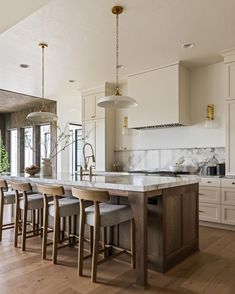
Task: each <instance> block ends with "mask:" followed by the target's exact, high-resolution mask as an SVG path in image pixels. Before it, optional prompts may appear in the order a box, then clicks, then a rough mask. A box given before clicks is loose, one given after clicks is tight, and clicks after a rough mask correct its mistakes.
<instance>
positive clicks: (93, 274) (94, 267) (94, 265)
mask: <svg viewBox="0 0 235 294" xmlns="http://www.w3.org/2000/svg"><path fill="white" fill-rule="evenodd" d="M99 233H100V228H99V226H98V225H95V227H94V237H93V238H94V242H93V254H92V267H91V281H92V282H96V277H97V261H98V244H99Z"/></svg>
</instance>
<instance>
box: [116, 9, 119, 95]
mask: <svg viewBox="0 0 235 294" xmlns="http://www.w3.org/2000/svg"><path fill="white" fill-rule="evenodd" d="M118 37H119V35H118V13H117V14H116V90H117V93H118V92H119V85H118V69H119V68H118V62H119V42H118Z"/></svg>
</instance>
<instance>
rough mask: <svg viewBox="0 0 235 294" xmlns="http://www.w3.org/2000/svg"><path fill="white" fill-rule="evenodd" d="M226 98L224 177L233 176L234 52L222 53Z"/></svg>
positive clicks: (234, 147)
mask: <svg viewBox="0 0 235 294" xmlns="http://www.w3.org/2000/svg"><path fill="white" fill-rule="evenodd" d="M223 57H224V63H225V91H226V94H225V98H226V104H227V105H226V146H225V147H226V148H225V150H226V175H235V50H229V51H227V52H224V54H223Z"/></svg>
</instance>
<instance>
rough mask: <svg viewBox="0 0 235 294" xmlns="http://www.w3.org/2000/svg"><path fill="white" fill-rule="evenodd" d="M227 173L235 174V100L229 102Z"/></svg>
mask: <svg viewBox="0 0 235 294" xmlns="http://www.w3.org/2000/svg"><path fill="white" fill-rule="evenodd" d="M226 157H227V160H226V174H227V175H235V100H230V101H228V102H227V122H226Z"/></svg>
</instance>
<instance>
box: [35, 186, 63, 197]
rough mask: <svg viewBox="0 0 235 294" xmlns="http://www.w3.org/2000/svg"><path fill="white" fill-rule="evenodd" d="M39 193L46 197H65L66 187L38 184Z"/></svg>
mask: <svg viewBox="0 0 235 294" xmlns="http://www.w3.org/2000/svg"><path fill="white" fill-rule="evenodd" d="M37 189H38V192H40V193H42V194H43V195H45V196H47V195H48V196H63V195H64V187H62V186H56V185H54V186H49V185H39V184H37Z"/></svg>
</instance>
